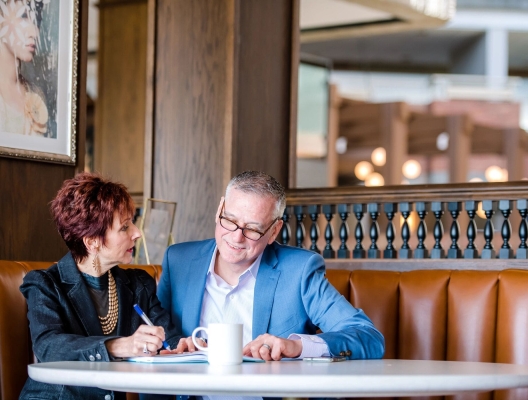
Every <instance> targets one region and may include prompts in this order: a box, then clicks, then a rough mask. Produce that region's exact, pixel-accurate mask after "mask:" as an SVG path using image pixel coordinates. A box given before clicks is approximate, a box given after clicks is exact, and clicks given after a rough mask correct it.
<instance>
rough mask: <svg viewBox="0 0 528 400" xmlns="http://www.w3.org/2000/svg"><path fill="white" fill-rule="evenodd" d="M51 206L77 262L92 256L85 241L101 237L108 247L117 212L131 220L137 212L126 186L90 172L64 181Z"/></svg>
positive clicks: (57, 223)
mask: <svg viewBox="0 0 528 400" xmlns="http://www.w3.org/2000/svg"><path fill="white" fill-rule="evenodd" d="M50 204H51V207H50V208H51V214H52V216H53V220H54V221H55V224H56V225H57V229H58V231H59V233H60V235H61V237H62V239H63V240H64V242H66V246H68V248H69V249H70V251H71V253H72V256H73V258H74V259H75V261H77V262H82V261H83V260H84V259H85V258H86V257H88V250H87V248H86V246H85V245H84V242H83V238H99V239H101V241H102V244H103V245H104V244H105V235H106V230H107V229H108V228H110V227H112V224H113V222H114V214H115V212H116V211H117V212H118V214H119V215H120V216H127V217H128V216H130V217H131V216H133V215H134V210H135V206H134V202H133V200H132V197H130V194H129V193H128V191H127V188H126V187H125V186H124V185H122V184H121V183H116V182H111V181H109V180H107V179H105V178H103V177H102V176H100V175H98V174H93V173H87V172H82V173H80V174H77V175H76V176H75V177H73V178H72V179H68V180H66V181H64V183H63V184H62V187H61V188H60V190H59V191H58V193H57V196H55V198H54V199H53V200H52V201H51V203H50Z"/></svg>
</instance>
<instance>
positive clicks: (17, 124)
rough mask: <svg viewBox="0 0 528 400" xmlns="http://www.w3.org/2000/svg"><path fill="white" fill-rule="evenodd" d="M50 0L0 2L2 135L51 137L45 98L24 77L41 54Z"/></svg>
mask: <svg viewBox="0 0 528 400" xmlns="http://www.w3.org/2000/svg"><path fill="white" fill-rule="evenodd" d="M49 2H50V0H0V132H6V133H16V134H21V135H30V136H41V137H50V132H49V131H50V129H49V113H48V106H47V104H46V96H45V95H44V92H43V90H42V88H41V87H39V86H38V85H37V84H36V83H35V82H32V81H30V80H29V79H27V78H26V77H24V75H23V74H22V64H23V63H31V62H33V60H34V57H35V53H36V52H38V51H39V49H40V46H41V43H40V39H39V26H40V23H41V21H42V12H43V8H44V7H45V5H46V4H48V3H49Z"/></svg>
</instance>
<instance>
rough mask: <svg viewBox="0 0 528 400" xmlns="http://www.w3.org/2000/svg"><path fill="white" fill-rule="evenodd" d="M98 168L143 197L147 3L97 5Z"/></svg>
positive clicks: (107, 1) (109, 0) (104, 1)
mask: <svg viewBox="0 0 528 400" xmlns="http://www.w3.org/2000/svg"><path fill="white" fill-rule="evenodd" d="M99 7H100V10H99V49H98V61H99V70H98V79H99V82H98V99H97V106H96V127H95V152H94V161H95V169H96V170H97V171H99V172H102V173H103V174H104V175H106V176H108V177H111V178H113V179H116V180H118V181H120V182H122V183H124V184H125V185H126V186H127V187H128V189H129V191H130V192H131V193H138V194H141V193H142V192H143V173H144V170H143V160H144V151H145V110H146V103H145V100H146V79H147V75H146V65H147V15H148V13H147V0H143V1H115V0H114V1H112V0H101V1H100V2H99Z"/></svg>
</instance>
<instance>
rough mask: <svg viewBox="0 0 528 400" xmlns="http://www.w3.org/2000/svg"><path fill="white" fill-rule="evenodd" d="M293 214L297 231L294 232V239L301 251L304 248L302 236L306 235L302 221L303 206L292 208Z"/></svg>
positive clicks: (303, 215)
mask: <svg viewBox="0 0 528 400" xmlns="http://www.w3.org/2000/svg"><path fill="white" fill-rule="evenodd" d="M293 212H294V213H295V218H296V219H297V229H296V230H295V239H296V240H297V247H300V248H301V249H302V248H304V245H303V242H304V236H305V235H306V230H305V229H304V224H303V219H304V217H305V216H306V215H305V214H304V206H294V207H293Z"/></svg>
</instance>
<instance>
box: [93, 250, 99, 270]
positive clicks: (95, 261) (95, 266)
mask: <svg viewBox="0 0 528 400" xmlns="http://www.w3.org/2000/svg"><path fill="white" fill-rule="evenodd" d="M92 268H93V270H94V271H95V273H96V274H100V273H101V263H100V262H99V251H98V252H97V253H95V256H94V258H93V260H92Z"/></svg>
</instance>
